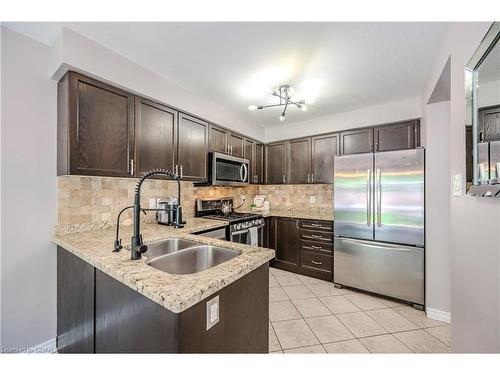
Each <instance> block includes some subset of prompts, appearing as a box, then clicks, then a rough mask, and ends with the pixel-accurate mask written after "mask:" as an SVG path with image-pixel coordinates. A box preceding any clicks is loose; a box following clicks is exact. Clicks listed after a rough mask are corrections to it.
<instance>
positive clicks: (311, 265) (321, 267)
mask: <svg viewBox="0 0 500 375" xmlns="http://www.w3.org/2000/svg"><path fill="white" fill-rule="evenodd" d="M300 268H302V269H304V270H316V271H326V272H329V273H331V272H332V271H333V257H332V256H330V255H323V254H318V253H313V252H310V251H301V252H300Z"/></svg>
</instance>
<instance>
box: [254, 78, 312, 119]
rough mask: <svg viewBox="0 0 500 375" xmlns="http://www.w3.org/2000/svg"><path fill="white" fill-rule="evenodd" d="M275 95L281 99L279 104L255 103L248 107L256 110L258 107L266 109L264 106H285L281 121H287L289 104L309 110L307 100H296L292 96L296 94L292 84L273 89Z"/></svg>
mask: <svg viewBox="0 0 500 375" xmlns="http://www.w3.org/2000/svg"><path fill="white" fill-rule="evenodd" d="M271 94H272V95H273V96H277V97H278V98H279V100H280V102H279V104H269V105H254V104H251V105H249V106H248V109H249V110H250V111H255V110H257V109H264V108H271V107H284V108H283V112H281V115H280V121H281V122H283V121H285V116H286V110H287V109H288V106H289V105H293V106H296V107H297V108H298V109H300V110H302V111H304V112H305V111H307V106H306V101H305V100H299V101H296V102H294V101H293V100H292V99H291V98H292V96H293V95H294V94H295V89H294V88H293V87H291V86H290V85H281V86H280V87H278V89H277V90H276V89H273V90H272V93H271Z"/></svg>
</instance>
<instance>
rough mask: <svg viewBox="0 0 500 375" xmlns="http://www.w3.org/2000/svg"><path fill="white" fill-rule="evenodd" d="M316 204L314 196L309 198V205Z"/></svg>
mask: <svg viewBox="0 0 500 375" xmlns="http://www.w3.org/2000/svg"><path fill="white" fill-rule="evenodd" d="M314 202H316V197H315V196H314V195H310V196H309V203H314Z"/></svg>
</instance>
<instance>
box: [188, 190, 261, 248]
mask: <svg viewBox="0 0 500 375" xmlns="http://www.w3.org/2000/svg"><path fill="white" fill-rule="evenodd" d="M196 216H197V217H203V218H205V219H213V220H224V221H228V222H229V225H228V227H227V236H226V237H227V239H228V240H229V241H231V242H238V243H243V244H248V245H255V246H262V245H263V242H264V230H263V229H264V218H263V217H262V215H259V214H253V213H245V212H235V211H234V198H232V197H229V198H216V199H214V198H206V199H197V200H196Z"/></svg>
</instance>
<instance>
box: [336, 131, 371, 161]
mask: <svg viewBox="0 0 500 375" xmlns="http://www.w3.org/2000/svg"><path fill="white" fill-rule="evenodd" d="M340 149H341V152H342V155H348V154H361V153H364V152H372V151H373V128H367V129H366V128H365V129H354V130H348V131H344V132H341V133H340Z"/></svg>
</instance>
